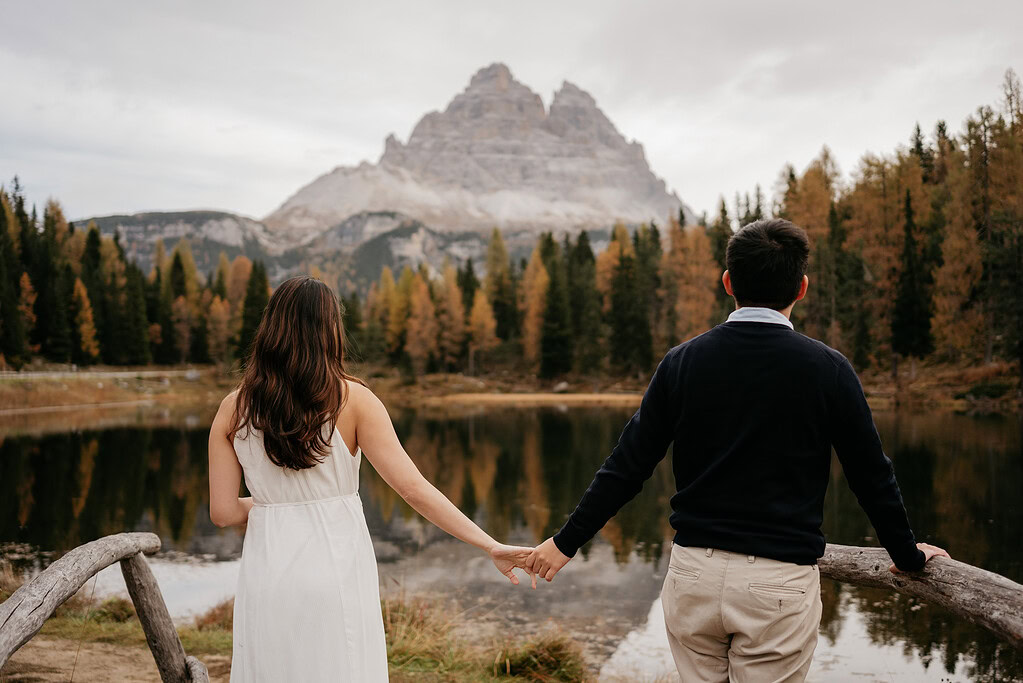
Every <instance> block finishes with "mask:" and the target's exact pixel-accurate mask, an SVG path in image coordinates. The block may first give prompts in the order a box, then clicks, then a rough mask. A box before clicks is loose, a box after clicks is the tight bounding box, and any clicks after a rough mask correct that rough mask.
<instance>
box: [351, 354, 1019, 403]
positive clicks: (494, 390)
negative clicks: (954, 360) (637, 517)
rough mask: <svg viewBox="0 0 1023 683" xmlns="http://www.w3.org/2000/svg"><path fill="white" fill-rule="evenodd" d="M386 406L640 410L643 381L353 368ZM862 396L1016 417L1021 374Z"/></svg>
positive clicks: (936, 371) (939, 367)
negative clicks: (563, 406)
mask: <svg viewBox="0 0 1023 683" xmlns="http://www.w3.org/2000/svg"><path fill="white" fill-rule="evenodd" d="M355 372H356V374H357V375H358V376H359V377H362V378H363V379H365V380H366V381H367V382H368V383H369V384H370V386H371V387H372V388H373V390H374V391H375V392H377V393H378V394H379V395H380V396H381V397H383V398H384V400H385V401H386V402H387V403H388V405H396V406H402V405H405V406H415V407H420V406H432V407H442V406H453V407H454V406H462V405H470V406H476V407H478V406H481V405H497V404H504V405H545V404H551V403H556V404H569V405H601V404H604V405H638V402H639V396H640V395H641V394H642V393H643V391H644V390H645V389H646V384H647V381H648V380H649V376H648V375H646V374H644V375H635V376H628V377H621V376H613V375H581V374H570V375H565V376H562V377H559V378H557V379H553V380H540V379H538V378H536V377H534V376H529V375H524V374H522V373H521V372H515V371H512V370H502V369H495V370H494V371H493V372H491V373H489V374H484V375H480V376H477V377H470V376H467V375H460V374H451V373H431V374H426V375H423V376H420V377H417V378H416V379H415V381H414V382H412V381H410V380H409V379H408V378H407V377H403V376H402V375H401V374H400V373H399V372H398V371H397V370H396V369H395V368H393V367H391V366H387V365H380V364H363V365H359V366H356V367H355ZM860 378H861V380H862V382H863V388H864V391H865V392H866V394H867V398H868V400H869V401H870V404H871V406H872V407H873V408H874V409H876V410H890V409H894V408H896V407H900V408H901V407H905V408H909V409H925V408H938V409H943V410H954V411H959V412H980V413H988V412H1004V413H1009V412H1016V411H1018V410H1019V406H1020V403H1019V398H1018V394H1017V392H1018V387H1019V370H1018V365H1017V364H1015V363H1004V362H997V363H992V364H991V365H982V364H959V365H955V364H923V363H918V364H916V366H915V367H914V366H913V364H910V363H904V364H903V366H900V372H899V376H898V378H897V379H896V378H894V377H892V375H891V372H890V371H889V370H867V371H865V372H863V373H860Z"/></svg>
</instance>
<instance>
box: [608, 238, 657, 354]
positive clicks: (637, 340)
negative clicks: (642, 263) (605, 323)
mask: <svg viewBox="0 0 1023 683" xmlns="http://www.w3.org/2000/svg"><path fill="white" fill-rule="evenodd" d="M638 290H639V286H638V279H637V274H636V261H635V258H634V257H633V256H632V255H631V254H622V256H621V258H620V259H619V261H618V266H617V267H616V268H615V272H614V277H613V278H612V279H611V310H610V313H609V319H610V324H611V337H610V343H609V346H610V353H611V365H612V367H615V368H617V369H619V370H621V371H623V372H636V371H646V370H647V369H649V367H650V364H651V363H652V362H653V357H652V341H651V334H650V322H649V320H647V319H646V316H645V315H642V314H641V313H639V312H637V308H638V307H637V305H636V300H637V296H638Z"/></svg>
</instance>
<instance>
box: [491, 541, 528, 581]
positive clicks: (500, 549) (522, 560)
mask: <svg viewBox="0 0 1023 683" xmlns="http://www.w3.org/2000/svg"><path fill="white" fill-rule="evenodd" d="M532 552H533V549H532V548H525V547H521V546H516V545H505V544H503V543H497V544H495V545H494V546H493V547H492V548H491V549H490V551H489V554H490V559H491V561H492V562H493V563H494V566H495V567H497V571H499V572H501V573H502V574H504V575H505V576H507V577H508V580H509V581H511V582H512V585H515V586H517V585H519V577H517V576H515V572H513V571H512V570H513V569H515V567H521V568H522V569H525V570H526V572H528V573H529V576H530V577H532V584H533V588H536V573H535V572H534V571H533V570H532V569H531V568H530V567H529V566H528V564H527V563H528V558H529V557H531V554H532Z"/></svg>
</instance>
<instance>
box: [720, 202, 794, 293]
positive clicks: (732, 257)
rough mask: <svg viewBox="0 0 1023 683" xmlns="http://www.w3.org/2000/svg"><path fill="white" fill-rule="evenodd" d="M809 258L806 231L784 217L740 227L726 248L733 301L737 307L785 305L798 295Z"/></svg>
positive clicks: (766, 219)
mask: <svg viewBox="0 0 1023 683" xmlns="http://www.w3.org/2000/svg"><path fill="white" fill-rule="evenodd" d="M809 257H810V240H809V239H808V238H807V236H806V231H805V230H803V229H802V228H800V227H799V226H797V225H795V224H794V223H792V222H790V221H787V220H785V219H784V218H765V219H763V220H759V221H754V222H753V223H750V224H749V225H746V226H745V227H742V228H740V229H739V231H738V232H736V233H735V234H734V235H732V237H731V239H729V240H728V248H727V249H726V250H725V267H726V268H728V274H729V276H730V277H731V279H732V293H733V294H734V295H735V301H736V302H737V303H738V304H739V305H740V306H762V307H764V308H773V309H775V310H777V311H780V310H781V309H783V308H786V307H787V306H788V305H789V304H791V303H792V302H793V301H795V300H796V296H797V295H798V294H799V287H800V285H801V284H802V282H803V276H804V275H806V266H807V261H808V260H809Z"/></svg>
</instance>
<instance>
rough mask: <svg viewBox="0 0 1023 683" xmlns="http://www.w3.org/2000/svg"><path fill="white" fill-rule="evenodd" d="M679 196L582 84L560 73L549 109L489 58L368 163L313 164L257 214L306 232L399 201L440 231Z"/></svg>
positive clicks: (540, 220) (571, 217) (559, 221)
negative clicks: (303, 181) (291, 191)
mask: <svg viewBox="0 0 1023 683" xmlns="http://www.w3.org/2000/svg"><path fill="white" fill-rule="evenodd" d="M681 206H682V205H681V202H680V201H679V199H678V197H677V196H676V195H675V194H674V193H669V192H668V191H667V190H666V188H665V185H664V181H663V180H661V179H659V178H657V177H656V176H655V175H654V174H653V173H652V172H651V170H650V168H649V166H648V165H647V162H646V157H645V155H644V153H643V148H642V146H640V145H639V143H635V142H629V141H627V140H626V139H625V137H624V136H622V134H621V133H620V132H619V131H618V129H617V128H615V126H614V124H613V123H612V122H611V121H610V119H608V118H607V116H606V115H605V114H604V112H602V111H601V110H600V108H599V107H598V106H597V102H596V100H595V99H594V98H593V96H592V95H590V94H589V93H588V92H586V91H585V90H583V89H582V88H580V87H578V86H576V85H574V84H573V83H570V82H568V81H565V82H564V83H562V85H561V88H560V89H559V90H558V91H557V92H556V93H555V94H554V98H553V100H552V101H551V105H550V110H549V111H548V110H547V109H546V108H545V107H544V103H543V100H542V99H541V98H540V96H539V95H538V94H537V93H535V92H534V91H533V90H531V89H530V88H529V87H528V86H526V85H524V84H522V83H520V82H519V81H517V80H515V77H514V76H513V75H512V73H511V70H510V69H509V68H508V67H507V66H506V65H504V64H501V63H494V64H491V65H490V66H487V67H484V68H482V69H480V70H479V71H477V72H476V73H475V74H474V75H473V76H472V78H471V79H470V80H469V85H468V86H467V87H466V88H465V90H463V91H462V92H460V93H458V94H457V95H455V97H454V98H453V99H452V100H451V102H450V103H449V104H448V106H447V107H446V108H445V109H444V110H443V111H432V112H429V113H428V114H426V115H425V116H423V117H422V118H421V119H420V120H419V122H418V123H417V124H416V125H415V127H414V128H413V130H412V134H411V135H410V136H409V138H408V142H407V143H402V142H401V141H400V140H398V138H396V137H395V136H394V135H390V136H388V137H387V139H386V141H385V143H384V153H383V155H382V156H381V158H380V162H379V163H378V164H365V163H364V164H360V165H359V166H355V167H342V168H337V169H335V170H334V171H332V172H331V173H329V174H327V175H324V176H321V177H320V178H319V179H317V180H316V181H314V182H313V183H311V184H310V185H308V186H306V187H305V188H303V189H301V190H300V191H299V192H298V193H297V194H296V195H294V196H293V197H291V198H290V199H288V201H286V202H285V203H284V204H283V205H282V206H281V207H280V208H279V209H278V210H277V211H275V212H274V213H272V214H271V215H270V216H268V217H267V219H266V224H267V226H269V227H270V229H271V230H274V231H275V232H279V233H282V234H283V233H288V234H290V236H291V237H292V238H298V239H300V240H304V239H311V238H312V237H314V236H315V235H316V234H319V233H321V232H323V231H324V230H326V229H328V228H330V227H331V226H333V225H337V224H338V223H339V222H341V221H344V220H345V219H346V218H348V217H349V216H352V215H354V214H357V213H359V212H363V211H370V212H373V211H397V212H401V213H403V214H405V215H407V216H410V217H412V218H414V219H416V220H419V221H422V222H423V223H424V224H426V225H428V226H430V227H432V228H434V229H436V230H441V231H461V230H472V231H481V232H488V231H489V230H491V229H492V228H493V227H494V226H498V227H501V228H504V229H508V230H520V231H525V232H528V233H531V234H532V233H536V232H539V231H541V230H554V231H557V232H565V231H570V230H574V229H578V228H582V227H588V228H602V227H607V226H610V225H611V224H613V223H614V222H616V221H624V222H626V223H640V222H644V221H650V220H658V221H664V220H665V219H666V218H667V217H668V216H669V215H677V214H678V211H679V208H680V207H681ZM689 213H690V215H691V212H689Z"/></svg>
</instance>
